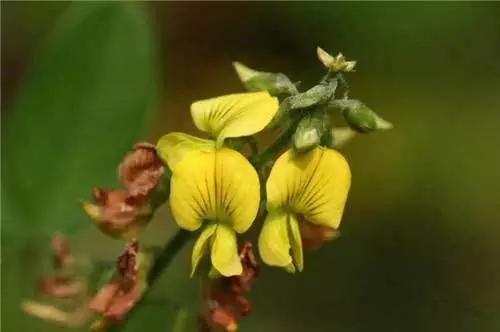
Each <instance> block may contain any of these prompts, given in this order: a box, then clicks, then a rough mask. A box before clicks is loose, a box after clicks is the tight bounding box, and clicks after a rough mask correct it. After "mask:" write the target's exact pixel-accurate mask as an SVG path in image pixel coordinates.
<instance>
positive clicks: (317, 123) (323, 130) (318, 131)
mask: <svg viewBox="0 0 500 332" xmlns="http://www.w3.org/2000/svg"><path fill="white" fill-rule="evenodd" d="M330 130H331V126H330V118H329V116H328V114H326V113H325V112H324V111H322V110H320V111H317V112H314V113H312V114H308V115H306V116H305V117H303V118H302V119H301V120H300V122H299V124H298V125H297V130H296V131H295V133H294V135H293V137H292V144H293V147H294V149H295V150H296V151H297V152H306V151H309V150H311V149H314V148H315V147H316V146H318V145H326V146H330V145H331V141H332V137H331V132H330Z"/></svg>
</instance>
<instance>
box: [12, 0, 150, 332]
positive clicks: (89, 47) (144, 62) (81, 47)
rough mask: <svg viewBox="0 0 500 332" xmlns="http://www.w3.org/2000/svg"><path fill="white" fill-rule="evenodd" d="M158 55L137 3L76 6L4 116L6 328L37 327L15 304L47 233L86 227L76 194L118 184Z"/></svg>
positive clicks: (30, 281) (138, 133)
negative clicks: (122, 159) (118, 176)
mask: <svg viewBox="0 0 500 332" xmlns="http://www.w3.org/2000/svg"><path fill="white" fill-rule="evenodd" d="M154 54H155V52H154V47H153V40H152V35H151V31H150V26H149V22H148V18H147V16H146V14H145V12H144V11H143V8H142V7H141V6H140V5H139V4H135V3H74V4H72V5H71V6H69V8H68V9H67V11H66V12H64V13H63V14H62V16H61V17H60V19H59V21H58V22H57V23H56V25H55V27H54V30H53V31H52V33H51V34H50V36H49V38H48V40H47V44H46V45H45V47H44V49H43V50H42V52H41V53H40V55H39V56H38V57H37V58H36V59H34V63H33V66H32V68H31V71H30V72H29V75H28V77H27V79H26V81H25V82H24V83H23V84H22V86H21V89H20V91H19V93H18V96H17V98H16V100H15V102H14V103H13V104H12V105H11V108H10V109H8V112H7V114H6V115H5V116H3V119H2V120H3V121H2V150H3V155H2V157H3V160H2V194H3V195H2V196H3V197H2V198H3V202H2V203H3V210H2V226H3V227H2V228H3V232H2V249H3V250H2V253H3V266H2V300H3V301H4V305H3V306H2V317H9V319H8V320H5V319H4V322H2V325H3V326H2V327H5V329H6V330H11V329H14V327H15V329H17V330H32V323H33V322H34V320H33V319H31V318H27V317H26V318H23V319H20V316H19V315H23V314H22V313H21V312H20V309H19V301H20V299H21V297H25V296H27V295H29V294H30V293H31V292H32V289H33V288H34V287H35V283H34V280H35V279H36V277H37V275H38V274H39V273H40V272H39V270H40V266H41V263H40V262H41V261H45V260H46V259H47V258H48V257H44V254H45V251H44V250H39V249H40V248H43V247H44V246H45V245H46V246H48V242H47V243H46V242H45V241H46V239H47V238H48V235H50V234H51V233H53V232H55V231H57V230H61V231H64V232H68V231H71V230H74V229H76V228H77V227H78V226H81V225H87V224H89V225H90V222H89V221H87V220H86V218H85V217H84V216H83V214H82V213H81V211H80V208H79V201H80V199H82V198H86V197H87V196H89V193H90V190H91V189H92V187H93V186H96V185H99V186H112V185H114V184H115V181H116V180H115V177H116V176H115V170H116V166H117V165H118V163H119V161H120V159H121V158H122V156H123V155H124V154H125V153H126V151H127V150H128V149H129V148H130V147H131V145H132V144H133V143H134V142H136V141H137V140H140V139H144V130H145V128H146V126H145V125H146V123H147V119H148V115H149V113H150V111H151V110H152V108H153V107H154V102H155V97H156V77H155V69H156V68H155V60H156V59H155V55H154ZM28 241H29V242H28ZM7 286H8V287H7ZM21 317H22V316H21ZM36 326H38V327H39V326H40V324H37V325H36ZM51 330H52V329H51Z"/></svg>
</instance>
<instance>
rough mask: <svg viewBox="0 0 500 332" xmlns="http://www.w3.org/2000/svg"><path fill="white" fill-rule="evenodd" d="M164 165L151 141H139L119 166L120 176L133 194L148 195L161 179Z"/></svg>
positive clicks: (128, 190) (129, 192)
mask: <svg viewBox="0 0 500 332" xmlns="http://www.w3.org/2000/svg"><path fill="white" fill-rule="evenodd" d="M164 170H165V169H164V166H163V163H162V161H161V160H160V158H158V156H157V154H156V148H155V146H154V145H152V144H149V143H137V144H135V145H134V146H133V148H132V151H130V152H129V153H128V154H127V155H126V156H125V158H124V159H123V161H122V162H121V163H120V166H118V178H119V179H120V181H121V183H123V185H124V186H125V188H126V189H127V192H128V194H129V195H131V196H134V197H135V196H139V195H142V196H144V195H147V194H148V193H149V192H150V191H151V190H152V189H153V188H154V187H155V186H156V185H157V184H158V182H159V181H160V179H161V176H162V175H163V172H164Z"/></svg>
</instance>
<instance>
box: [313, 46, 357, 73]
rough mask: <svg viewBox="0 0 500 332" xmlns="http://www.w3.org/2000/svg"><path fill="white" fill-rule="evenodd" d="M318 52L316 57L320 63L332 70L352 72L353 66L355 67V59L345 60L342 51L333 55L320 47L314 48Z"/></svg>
mask: <svg viewBox="0 0 500 332" xmlns="http://www.w3.org/2000/svg"><path fill="white" fill-rule="evenodd" d="M316 53H317V54H318V59H319V61H321V63H322V64H323V65H324V66H325V67H326V68H327V69H328V70H331V71H334V72H344V73H348V72H352V71H354V67H356V61H347V60H346V58H345V56H344V55H343V54H342V53H339V54H337V56H336V57H333V56H332V55H331V54H330V53H328V52H326V51H325V50H323V49H322V48H321V47H318V48H317V49H316Z"/></svg>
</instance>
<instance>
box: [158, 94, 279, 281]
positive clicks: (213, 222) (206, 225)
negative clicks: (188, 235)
mask: <svg viewBox="0 0 500 332" xmlns="http://www.w3.org/2000/svg"><path fill="white" fill-rule="evenodd" d="M277 110H278V100H277V99H276V98H273V97H271V96H270V95H269V93H267V92H256V93H241V94H232V95H227V96H222V97H217V98H211V99H207V100H201V101H197V102H195V103H193V104H192V105H191V116H192V118H193V121H194V123H195V125H196V127H197V128H198V129H199V130H201V131H204V132H206V133H208V134H209V135H210V137H211V139H202V138H198V137H194V136H191V135H187V134H183V133H170V134H167V135H165V136H163V137H162V138H160V140H159V141H158V143H157V150H158V153H159V156H160V158H161V159H162V160H163V161H164V162H165V163H167V164H168V166H169V168H170V170H171V171H172V179H171V189H170V208H171V210H172V214H173V216H174V219H175V220H176V222H177V224H178V225H179V227H181V228H183V229H186V230H190V231H195V230H198V229H200V228H201V229H202V230H201V233H200V236H199V237H198V239H197V241H196V242H195V245H194V248H193V253H192V259H191V260H192V274H193V273H194V271H195V269H196V266H197V265H198V263H199V262H200V260H201V258H202V257H203V255H204V254H205V252H207V251H210V258H211V262H212V266H213V267H214V268H215V269H216V270H217V271H218V272H219V273H220V274H222V275H223V276H232V275H239V274H241V272H242V265H241V262H240V259H239V257H238V248H237V239H236V233H244V232H245V231H246V230H247V229H248V228H249V227H250V226H251V225H252V222H253V221H254V219H255V217H256V215H257V211H258V208H259V202H260V185H259V178H258V176H257V172H256V171H255V169H254V168H253V167H252V165H251V164H250V163H249V161H248V160H247V159H246V158H245V157H244V156H243V155H242V154H240V153H239V152H238V151H236V150H233V149H229V148H227V147H225V146H224V140H225V139H226V138H230V137H242V136H249V135H253V134H255V133H257V132H259V131H261V130H262V129H264V128H265V127H266V126H267V125H268V124H269V122H270V121H271V120H272V118H273V117H274V115H275V114H276V111H277Z"/></svg>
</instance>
